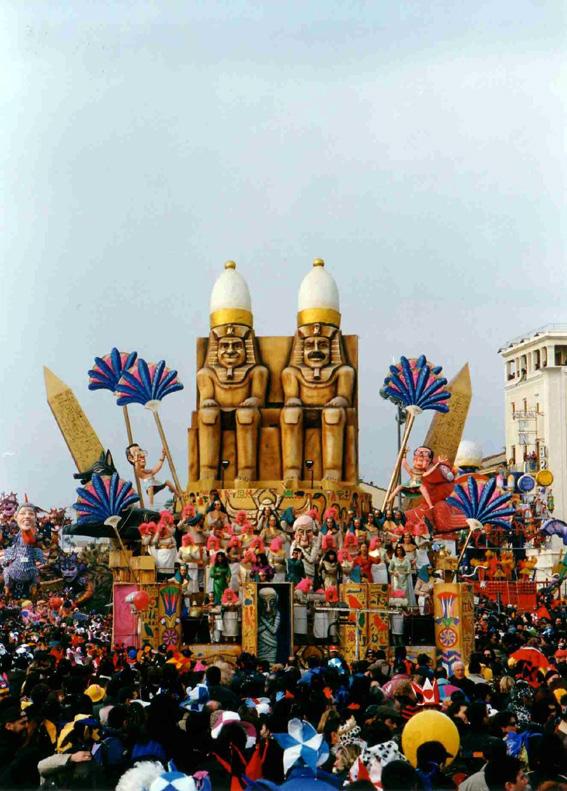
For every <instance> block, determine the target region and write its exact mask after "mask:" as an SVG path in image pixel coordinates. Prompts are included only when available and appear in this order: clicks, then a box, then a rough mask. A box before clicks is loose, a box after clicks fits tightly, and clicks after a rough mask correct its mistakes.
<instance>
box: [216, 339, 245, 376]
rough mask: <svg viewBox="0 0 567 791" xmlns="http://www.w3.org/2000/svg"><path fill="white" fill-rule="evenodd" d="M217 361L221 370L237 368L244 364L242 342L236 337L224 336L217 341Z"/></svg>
mask: <svg viewBox="0 0 567 791" xmlns="http://www.w3.org/2000/svg"><path fill="white" fill-rule="evenodd" d="M218 361H219V364H220V365H222V367H223V368H238V367H239V366H240V365H244V363H245V362H246V349H245V347H244V341H243V340H242V338H239V337H238V336H237V335H226V336H225V337H224V338H221V339H220V340H219V348H218Z"/></svg>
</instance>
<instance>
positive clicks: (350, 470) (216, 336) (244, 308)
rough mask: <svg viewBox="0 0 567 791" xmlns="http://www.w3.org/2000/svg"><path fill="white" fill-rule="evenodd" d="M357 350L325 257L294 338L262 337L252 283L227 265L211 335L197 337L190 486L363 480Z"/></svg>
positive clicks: (302, 304)
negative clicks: (343, 327) (344, 327)
mask: <svg viewBox="0 0 567 791" xmlns="http://www.w3.org/2000/svg"><path fill="white" fill-rule="evenodd" d="M357 355H358V347H357V338H356V336H345V337H343V336H342V334H341V331H340V308H339V295H338V289H337V286H336V283H335V281H334V279H333V278H332V276H331V275H330V274H329V273H328V271H327V270H326V269H325V266H324V262H323V261H321V260H320V259H316V260H315V261H314V264H313V268H312V269H311V270H310V272H309V274H308V275H307V276H306V277H305V278H304V280H303V283H302V284H301V287H300V291H299V309H298V313H297V332H296V334H295V336H294V337H293V338H291V337H286V336H284V337H281V336H280V337H256V336H255V334H254V329H253V320H252V307H251V300H250V293H249V290H248V286H247V285H246V282H245V281H244V279H243V278H242V276H241V275H240V273H239V272H237V271H236V266H235V264H234V263H233V262H232V261H229V262H228V263H227V264H225V270H224V272H223V273H222V274H221V275H220V277H219V278H218V280H217V281H216V283H215V285H214V287H213V291H212V295H211V305H210V334H209V337H208V339H205V338H199V339H198V341H197V366H198V373H197V390H198V401H197V410H196V411H195V412H194V413H193V417H192V422H191V427H190V429H189V481H190V483H189V489H190V490H194V491H205V490H207V489H208V488H210V487H211V485H213V482H214V485H218V484H219V483H221V485H223V488H231V487H234V486H236V487H238V486H240V487H242V486H245V487H246V488H247V490H248V489H249V488H250V487H251V486H252V487H253V488H258V489H259V488H261V487H262V486H270V487H271V488H272V489H273V488H274V486H276V487H277V485H278V482H279V485H280V487H281V484H282V482H285V483H286V487H285V488H286V489H289V485H290V484H291V485H292V487H293V488H294V489H297V488H298V486H297V484H298V482H299V481H302V482H303V488H304V489H305V488H306V486H307V483H312V484H314V486H315V488H317V487H320V486H321V482H325V488H335V487H340V486H342V485H343V484H346V485H348V486H350V487H352V486H356V484H357V483H358V463H357V461H358V448H357V433H358V422H357V409H356V406H357V396H356V367H357ZM300 488H301V487H300ZM307 488H311V489H312V488H314V487H313V486H311V487H309V486H307Z"/></svg>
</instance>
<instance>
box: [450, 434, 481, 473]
mask: <svg viewBox="0 0 567 791" xmlns="http://www.w3.org/2000/svg"><path fill="white" fill-rule="evenodd" d="M482 457H483V453H482V445H480V444H479V443H478V442H473V441H472V440H470V439H463V440H461V443H460V444H459V449H458V450H457V456H456V458H455V466H456V467H480V465H481V464H482Z"/></svg>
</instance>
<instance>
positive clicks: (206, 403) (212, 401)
mask: <svg viewBox="0 0 567 791" xmlns="http://www.w3.org/2000/svg"><path fill="white" fill-rule="evenodd" d="M208 406H218V403H217V402H216V401H215V399H214V398H205V400H204V401H202V402H201V408H204V407H208Z"/></svg>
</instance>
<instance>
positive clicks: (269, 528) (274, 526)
mask: <svg viewBox="0 0 567 791" xmlns="http://www.w3.org/2000/svg"><path fill="white" fill-rule="evenodd" d="M258 528H259V525H258V526H257V529H258ZM259 534H260V538H261V539H262V541H263V542H264V544H265V545H266V546H269V545H270V543H271V542H272V541H273V540H274V538H279V537H280V536H281V535H282V531H281V530H280V526H279V524H278V518H277V516H276V515H275V514H273V513H271V514H270V515H269V516H268V518H267V521H266V524H265V526H264V527H262V529H261V530H259Z"/></svg>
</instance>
